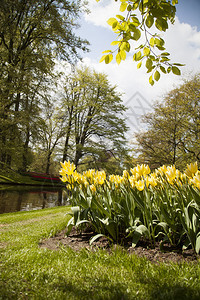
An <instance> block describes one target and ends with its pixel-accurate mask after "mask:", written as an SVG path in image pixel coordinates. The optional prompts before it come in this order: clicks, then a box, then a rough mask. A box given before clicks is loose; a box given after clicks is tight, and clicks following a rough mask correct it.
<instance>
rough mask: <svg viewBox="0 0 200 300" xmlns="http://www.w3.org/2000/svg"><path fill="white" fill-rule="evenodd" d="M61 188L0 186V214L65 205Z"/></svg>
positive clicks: (65, 197) (65, 201)
mask: <svg viewBox="0 0 200 300" xmlns="http://www.w3.org/2000/svg"><path fill="white" fill-rule="evenodd" d="M67 199H68V196H67V194H66V192H65V191H64V190H63V189H62V187H61V188H60V187H44V186H43V187H30V186H10V185H9V186H5V185H4V186H3V185H0V213H1V214H2V213H10V212H16V211H29V210H36V209H43V208H49V207H54V206H61V205H66V204H67Z"/></svg>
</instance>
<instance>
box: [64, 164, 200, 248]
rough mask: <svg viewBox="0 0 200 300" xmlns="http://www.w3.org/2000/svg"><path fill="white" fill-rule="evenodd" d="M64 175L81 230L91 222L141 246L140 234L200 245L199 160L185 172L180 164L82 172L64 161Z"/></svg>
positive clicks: (73, 216)
mask: <svg viewBox="0 0 200 300" xmlns="http://www.w3.org/2000/svg"><path fill="white" fill-rule="evenodd" d="M61 165H62V169H61V171H60V175H61V180H62V181H63V182H65V183H66V186H67V188H68V189H70V190H71V204H72V205H73V207H72V208H71V219H70V221H69V223H68V232H67V233H68V234H69V233H70V231H71V229H72V227H73V226H77V227H79V228H80V229H82V228H84V227H85V226H86V225H88V224H90V226H92V228H93V229H94V231H95V232H96V233H97V234H96V235H95V236H94V237H93V238H92V239H91V243H92V242H93V241H95V240H96V239H97V238H99V237H101V236H106V237H107V238H108V239H109V240H111V241H112V242H117V243H120V244H123V243H124V242H125V241H127V240H131V241H132V246H133V247H134V246H136V245H137V243H138V241H139V240H140V239H141V237H143V238H144V237H145V238H146V239H148V240H149V241H150V242H151V243H152V245H155V243H156V242H159V243H160V247H161V248H162V247H163V245H164V244H165V243H168V244H170V245H171V246H177V247H182V248H183V249H187V248H188V247H192V248H193V249H194V250H195V251H196V253H199V250H200V192H199V188H200V172H199V171H198V167H197V163H194V164H190V165H187V169H186V171H185V172H184V173H181V172H180V171H179V170H177V169H176V168H175V166H162V167H161V168H159V169H157V170H154V171H153V172H151V170H150V168H149V166H147V165H137V166H136V167H135V168H133V169H130V172H128V171H127V170H124V172H123V175H122V176H120V175H110V176H109V177H107V176H106V173H105V172H104V171H96V170H88V171H85V172H83V173H78V172H77V171H76V170H75V166H74V164H73V163H72V164H71V163H70V162H69V161H68V162H65V163H61Z"/></svg>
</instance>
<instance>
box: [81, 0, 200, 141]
mask: <svg viewBox="0 0 200 300" xmlns="http://www.w3.org/2000/svg"><path fill="white" fill-rule="evenodd" d="M88 2H89V4H88V6H89V9H90V13H89V14H86V13H85V14H83V16H82V18H81V19H80V21H79V23H80V25H81V26H80V29H79V30H78V32H77V33H78V34H79V35H80V36H81V37H82V38H86V39H87V40H88V41H89V42H90V44H91V45H90V52H89V53H85V54H82V57H83V61H82V64H84V65H86V66H89V67H91V68H92V69H95V70H96V71H99V72H103V73H105V74H107V75H108V79H109V81H110V83H111V84H112V85H117V89H118V91H119V92H120V93H122V99H123V103H124V104H125V105H126V106H127V107H128V110H127V112H126V118H127V125H128V126H129V127H130V131H129V136H130V138H131V136H132V134H133V131H138V130H140V129H142V126H143V125H142V123H141V115H143V114H145V113H146V112H148V111H151V110H152V105H153V103H154V101H156V100H158V101H162V99H163V97H164V96H165V95H166V93H168V92H169V91H170V90H172V89H174V88H176V87H179V86H180V85H181V84H182V83H183V79H185V78H190V76H192V75H193V74H195V73H197V72H200V0H190V1H189V0H179V4H178V5H177V12H176V20H175V23H174V24H173V25H171V24H170V25H169V29H168V30H167V31H166V32H165V33H160V32H158V30H157V32H158V33H159V34H160V35H161V36H162V37H163V38H164V40H165V47H166V50H167V51H168V52H169V53H170V59H171V61H172V62H176V63H177V62H178V63H184V64H185V66H184V67H181V73H182V75H181V76H176V75H174V74H168V75H165V74H162V75H161V79H160V80H159V81H158V82H156V83H155V84H154V86H151V85H150V84H149V83H148V78H149V74H146V69H145V67H144V68H143V67H141V69H139V70H138V69H137V67H136V65H137V64H136V63H135V62H133V60H132V56H133V53H134V52H133V50H132V52H131V53H130V54H131V55H129V56H128V57H127V59H126V60H125V61H123V62H121V64H120V65H118V64H117V63H116V62H115V59H113V61H112V63H110V64H108V65H106V64H105V63H104V62H102V63H99V60H100V58H101V56H102V51H104V50H108V49H112V46H110V43H111V42H112V41H113V40H116V39H117V37H116V35H115V34H114V33H113V32H112V30H111V28H110V26H109V25H108V24H107V20H108V19H109V18H110V17H115V15H116V14H121V13H120V12H119V6H120V1H117V2H116V1H114V0H100V2H98V3H97V2H96V1H95V0H88Z"/></svg>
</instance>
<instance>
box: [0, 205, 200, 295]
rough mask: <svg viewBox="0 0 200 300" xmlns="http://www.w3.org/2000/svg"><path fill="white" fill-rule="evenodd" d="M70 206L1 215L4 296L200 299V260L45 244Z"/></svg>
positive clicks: (64, 219) (0, 259)
mask: <svg viewBox="0 0 200 300" xmlns="http://www.w3.org/2000/svg"><path fill="white" fill-rule="evenodd" d="M67 211H68V208H67V207H57V208H51V209H44V210H39V211H31V212H18V213H10V214H3V215H0V299H2V300H5V299H53V300H54V299H59V300H62V299H97V300H98V299H106V300H107V299H113V300H114V299H142V300H143V299H146V300H148V299H149V300H150V299H152V300H153V299H164V300H167V299H170V300H171V299H176V300H178V299H181V300H182V299H190V300H192V299H200V262H198V263H193V264H189V263H180V264H172V263H171V264H159V265H156V264H152V263H150V262H149V261H147V260H146V259H144V258H138V257H136V256H135V255H128V254H127V253H126V252H125V251H123V250H122V249H116V250H114V251H113V252H112V254H109V253H108V252H107V251H106V250H98V251H94V252H91V251H88V250H81V251H80V252H74V251H73V250H71V249H70V248H67V247H66V248H61V249H60V250H59V251H52V250H48V249H43V248H40V247H39V246H38V243H39V242H40V241H41V240H42V239H44V238H47V237H50V236H53V235H55V234H56V232H58V231H60V230H62V229H64V227H65V226H66V223H67V221H68V217H67V216H66V215H65V214H66V212H67Z"/></svg>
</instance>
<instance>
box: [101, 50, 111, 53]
mask: <svg viewBox="0 0 200 300" xmlns="http://www.w3.org/2000/svg"><path fill="white" fill-rule="evenodd" d="M110 52H112V51H111V50H105V51H103V52H102V53H110Z"/></svg>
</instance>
